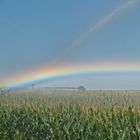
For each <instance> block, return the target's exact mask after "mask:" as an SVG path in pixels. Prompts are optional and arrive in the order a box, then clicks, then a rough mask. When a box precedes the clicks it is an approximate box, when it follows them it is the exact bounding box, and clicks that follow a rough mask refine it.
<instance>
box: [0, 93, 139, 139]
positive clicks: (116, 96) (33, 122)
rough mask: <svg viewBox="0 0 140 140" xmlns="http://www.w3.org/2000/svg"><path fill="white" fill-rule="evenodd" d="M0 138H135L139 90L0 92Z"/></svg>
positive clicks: (137, 134)
mask: <svg viewBox="0 0 140 140" xmlns="http://www.w3.org/2000/svg"><path fill="white" fill-rule="evenodd" d="M0 139H2V140H7V139H10V140H23V139H24V140H43V139H44V140H47V139H48V140H51V139H52V140H59V139H60V140H63V139H64V140H65V139H66V140H82V139H83V140H139V139H140V91H88V90H87V91H85V92H83V91H81V92H80V91H47V93H46V92H45V91H37V90H36V91H30V90H28V91H21V92H15V93H10V94H2V95H0Z"/></svg>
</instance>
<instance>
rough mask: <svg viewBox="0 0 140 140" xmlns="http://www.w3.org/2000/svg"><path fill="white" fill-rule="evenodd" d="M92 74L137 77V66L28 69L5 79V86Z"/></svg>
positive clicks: (80, 65)
mask: <svg viewBox="0 0 140 140" xmlns="http://www.w3.org/2000/svg"><path fill="white" fill-rule="evenodd" d="M85 74H92V75H93V76H94V75H100V76H102V75H117V76H119V75H121V76H123V75H127V76H130V75H139V76H140V65H139V64H133V63H132V64H129V63H128V64H127V63H125V64H120V63H114V64H113V63H112V64H106V63H100V64H95V63H94V64H92V63H90V64H72V65H70V64H69V65H61V66H60V65H59V66H58V65H55V66H51V65H50V66H42V67H41V68H39V69H30V70H28V71H22V72H20V73H19V74H15V75H13V76H12V77H9V79H6V85H7V86H9V87H15V86H21V85H29V86H31V85H32V84H37V83H40V82H44V81H45V82H46V81H47V82H49V81H52V80H57V79H61V78H63V77H64V78H67V77H71V76H77V75H85Z"/></svg>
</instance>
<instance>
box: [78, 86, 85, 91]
mask: <svg viewBox="0 0 140 140" xmlns="http://www.w3.org/2000/svg"><path fill="white" fill-rule="evenodd" d="M77 89H78V90H79V91H86V88H85V87H84V86H79V87H78V88H77Z"/></svg>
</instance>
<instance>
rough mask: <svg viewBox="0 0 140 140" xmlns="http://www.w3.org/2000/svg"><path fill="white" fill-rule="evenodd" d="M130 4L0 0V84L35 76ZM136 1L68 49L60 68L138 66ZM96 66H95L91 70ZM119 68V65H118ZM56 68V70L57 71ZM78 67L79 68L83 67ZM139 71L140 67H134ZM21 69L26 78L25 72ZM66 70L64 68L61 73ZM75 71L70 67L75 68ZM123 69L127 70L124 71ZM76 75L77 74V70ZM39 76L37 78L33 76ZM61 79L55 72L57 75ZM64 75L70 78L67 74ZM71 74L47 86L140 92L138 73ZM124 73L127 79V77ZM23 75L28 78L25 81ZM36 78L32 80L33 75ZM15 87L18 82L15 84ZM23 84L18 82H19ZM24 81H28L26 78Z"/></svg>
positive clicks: (139, 22)
mask: <svg viewBox="0 0 140 140" xmlns="http://www.w3.org/2000/svg"><path fill="white" fill-rule="evenodd" d="M127 1H128V0H117V1H116V0H106V1H104V0H98V1H97V0H96V1H91V0H86V1H85V0H77V1H75V0H70V1H66V0H61V1H56V0H55V1H54V0H53V1H48V0H42V1H38V0H24V1H19V0H14V1H10V0H5V1H4V0H1V1H0V85H4V84H5V83H8V82H9V81H10V83H11V84H12V80H11V79H13V78H11V77H16V75H18V79H20V75H21V77H22V76H24V78H25V81H26V79H28V75H31V73H32V71H34V70H36V69H37V70H39V71H40V72H39V75H41V73H42V71H41V70H42V69H43V68H44V66H45V65H46V67H45V69H47V70H48V69H49V67H47V65H48V64H49V65H50V64H51V63H53V60H55V59H57V58H58V57H59V55H60V54H61V53H63V51H64V50H65V48H67V47H68V46H71V44H73V42H74V41H75V40H76V39H78V38H79V37H80V36H81V35H83V33H85V32H86V31H88V30H89V29H90V28H92V27H93V26H94V25H96V23H98V22H99V21H100V20H102V19H103V18H104V17H106V15H108V14H109V13H111V12H112V11H113V10H114V9H115V8H116V7H119V6H121V5H122V4H124V3H126V2H127ZM139 13H140V2H139V3H137V4H136V5H134V6H130V7H129V8H126V9H125V10H122V11H121V12H119V13H118V14H116V15H115V16H114V17H113V18H111V19H110V20H109V21H108V22H106V23H105V24H104V25H103V26H102V27H101V28H100V29H99V30H98V31H96V33H95V34H91V35H90V36H89V37H87V38H86V39H85V40H84V41H83V42H81V43H79V44H78V45H77V46H76V47H75V48H73V49H72V50H70V51H69V52H68V53H67V54H66V55H65V56H64V58H63V57H62V60H61V61H60V62H59V64H58V63H57V65H58V67H64V66H65V65H68V64H70V65H80V66H81V65H83V67H85V65H86V64H87V63H91V64H92V65H94V64H98V63H99V64H104V65H107V64H108V63H109V64H116V65H120V64H121V65H123V64H124V65H125V64H126V63H127V64H129V63H130V67H131V66H132V65H133V64H135V65H136V66H138V65H140V55H139V52H140V41H139V40H140V27H139V25H140V14H139ZM95 67H96V66H95ZM118 67H119V68H120V66H118ZM55 69H56V70H57V67H55ZM81 69H82V68H81ZM137 70H139V71H140V69H137ZM24 71H30V72H29V73H28V72H25V73H26V74H23V73H24ZM63 71H64V70H63ZM73 71H74V69H73ZM126 71H127V69H126ZM77 73H78V72H77ZM37 74H38V73H36V74H35V76H36V75H37ZM58 75H59V74H58ZM67 75H69V74H68V73H67ZM117 75H118V74H112V73H111V74H110V75H106V76H101V75H99V74H96V76H95V75H94V74H88V73H87V74H84V73H83V74H80V75H76V74H74V76H73V75H71V76H68V77H63V76H62V77H61V76H59V77H60V78H59V80H58V79H57V78H56V79H55V80H52V81H51V82H49V81H47V82H45V84H46V85H49V86H51V85H52V86H78V85H85V86H87V87H89V88H139V85H140V80H139V79H140V74H139V73H137V74H135V72H133V74H124V75H123V74H121V76H120V75H119V76H117ZM126 75H127V76H126ZM26 77H27V78H26ZM32 79H35V77H34V76H32V77H31V81H32ZM14 81H16V82H17V83H18V80H13V83H14ZM21 81H22V78H21ZM27 81H28V80H27Z"/></svg>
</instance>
